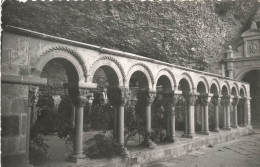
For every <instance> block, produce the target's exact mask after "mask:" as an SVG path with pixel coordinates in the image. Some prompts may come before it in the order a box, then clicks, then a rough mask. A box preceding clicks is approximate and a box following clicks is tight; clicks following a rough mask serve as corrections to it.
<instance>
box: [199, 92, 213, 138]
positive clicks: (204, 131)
mask: <svg viewBox="0 0 260 167" xmlns="http://www.w3.org/2000/svg"><path fill="white" fill-rule="evenodd" d="M210 100H211V96H202V97H201V102H200V103H201V105H202V106H203V112H202V115H203V119H204V120H203V124H204V125H203V129H202V131H201V133H202V134H206V135H209V103H210Z"/></svg>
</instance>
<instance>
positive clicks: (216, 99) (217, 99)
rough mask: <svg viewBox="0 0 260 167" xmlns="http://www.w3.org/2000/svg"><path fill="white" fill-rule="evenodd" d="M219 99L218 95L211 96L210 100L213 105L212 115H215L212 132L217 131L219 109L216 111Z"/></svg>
mask: <svg viewBox="0 0 260 167" xmlns="http://www.w3.org/2000/svg"><path fill="white" fill-rule="evenodd" d="M220 101H221V98H219V97H216V96H215V97H213V98H212V100H211V102H212V104H213V105H214V116H215V127H214V132H219V131H220V129H219V111H218V106H219V103H220Z"/></svg>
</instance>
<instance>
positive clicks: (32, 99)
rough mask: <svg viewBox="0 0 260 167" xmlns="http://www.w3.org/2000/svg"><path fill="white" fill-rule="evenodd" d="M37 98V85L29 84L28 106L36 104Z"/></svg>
mask: <svg viewBox="0 0 260 167" xmlns="http://www.w3.org/2000/svg"><path fill="white" fill-rule="evenodd" d="M38 98H39V87H38V86H32V85H30V86H29V97H28V106H29V107H32V106H34V105H36V103H37V102H38Z"/></svg>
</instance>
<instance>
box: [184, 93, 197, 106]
mask: <svg viewBox="0 0 260 167" xmlns="http://www.w3.org/2000/svg"><path fill="white" fill-rule="evenodd" d="M184 98H185V102H186V105H188V106H194V105H195V103H196V101H197V99H198V96H197V95H190V94H185V95H184Z"/></svg>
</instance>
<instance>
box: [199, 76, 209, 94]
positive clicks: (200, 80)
mask: <svg viewBox="0 0 260 167" xmlns="http://www.w3.org/2000/svg"><path fill="white" fill-rule="evenodd" d="M200 82H202V83H203V84H204V86H205V89H206V93H208V92H209V89H210V88H209V82H208V80H207V79H206V77H204V76H200V77H199V79H198V81H197V83H196V89H197V87H198V84H199V83H200Z"/></svg>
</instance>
